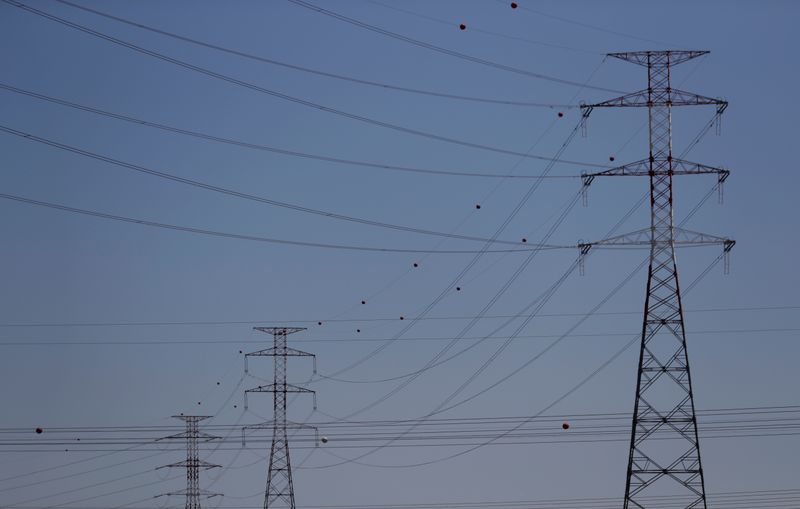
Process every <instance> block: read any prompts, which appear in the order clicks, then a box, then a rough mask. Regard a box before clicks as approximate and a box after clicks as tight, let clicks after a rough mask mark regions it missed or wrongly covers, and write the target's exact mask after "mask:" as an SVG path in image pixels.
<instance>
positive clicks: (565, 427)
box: [561, 422, 569, 429]
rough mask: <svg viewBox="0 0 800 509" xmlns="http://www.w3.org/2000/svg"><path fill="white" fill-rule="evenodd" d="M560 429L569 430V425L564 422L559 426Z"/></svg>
mask: <svg viewBox="0 0 800 509" xmlns="http://www.w3.org/2000/svg"><path fill="white" fill-rule="evenodd" d="M561 428H562V429H569V423H568V422H565V423H564V424H562V425H561Z"/></svg>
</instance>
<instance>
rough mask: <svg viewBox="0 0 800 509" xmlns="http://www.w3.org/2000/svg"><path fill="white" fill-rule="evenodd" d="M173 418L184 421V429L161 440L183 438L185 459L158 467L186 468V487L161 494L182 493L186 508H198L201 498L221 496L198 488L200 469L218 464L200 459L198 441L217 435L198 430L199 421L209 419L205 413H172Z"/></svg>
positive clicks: (207, 468) (216, 466)
mask: <svg viewBox="0 0 800 509" xmlns="http://www.w3.org/2000/svg"><path fill="white" fill-rule="evenodd" d="M173 417H174V418H176V419H180V420H182V421H184V422H185V423H186V431H184V432H183V433H179V434H177V435H172V436H169V437H165V438H162V440H176V439H184V440H185V441H186V460H185V461H179V462H178V463H171V464H169V465H164V466H161V467H158V469H161V468H184V469H186V489H184V490H181V491H174V492H170V493H164V494H162V495H158V496H159V497H162V496H175V495H184V496H185V497H186V506H185V507H186V509H200V499H201V498H212V497H219V496H222V495H221V494H220V493H212V492H210V491H206V490H203V489H201V488H200V470H209V469H211V468H219V466H220V465H214V464H213V463H209V462H207V461H204V460H201V459H200V446H199V442H200V441H206V442H208V441H211V440H216V439H217V438H219V437H216V436H213V435H209V434H208V433H203V432H201V431H200V426H199V423H200V422H201V421H204V420H206V419H210V416H207V415H173Z"/></svg>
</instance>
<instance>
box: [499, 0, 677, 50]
mask: <svg viewBox="0 0 800 509" xmlns="http://www.w3.org/2000/svg"><path fill="white" fill-rule="evenodd" d="M496 1H497V2H498V3H502V4H507V3H508V2H505V1H504V0H496ZM518 6H519V7H520V8H521V9H523V10H525V11H528V12H532V13H534V14H537V15H539V16H543V17H545V18H550V19H554V20H557V21H561V22H563V23H569V24H571V25H577V26H579V27H583V28H589V29H591V30H597V31H598V32H605V33H607V34H611V35H616V36H619V37H625V38H627V39H634V40H637V41H643V42H650V43H654V44H661V45H665V46H673V47H675V46H678V45H676V44H672V43H668V42H662V41H657V40H655V39H648V38H646V37H639V36H636V35H631V34H626V33H624V32H618V31H616V30H611V29H608V28H605V27H601V26H598V25H592V24H590V23H584V22H582V21H578V20H575V19H572V18H564V17H561V16H556V15H555V14H549V13H546V12H543V11H539V10H536V9H532V8H530V7H528V5H527V4H526V3H524V2H521V5H518Z"/></svg>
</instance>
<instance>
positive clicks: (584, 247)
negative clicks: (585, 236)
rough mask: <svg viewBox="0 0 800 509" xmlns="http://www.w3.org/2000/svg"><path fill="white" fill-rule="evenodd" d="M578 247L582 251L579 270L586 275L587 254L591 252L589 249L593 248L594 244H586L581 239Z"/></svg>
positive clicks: (582, 274)
mask: <svg viewBox="0 0 800 509" xmlns="http://www.w3.org/2000/svg"><path fill="white" fill-rule="evenodd" d="M578 249H580V251H581V253H580V254H579V255H578V272H579V273H580V275H581V276H585V275H586V267H585V261H586V256H587V255H588V254H589V250H591V249H592V245H591V244H585V243H584V242H582V241H580V242H578Z"/></svg>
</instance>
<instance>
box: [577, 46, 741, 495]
mask: <svg viewBox="0 0 800 509" xmlns="http://www.w3.org/2000/svg"><path fill="white" fill-rule="evenodd" d="M706 53H708V52H707V51H639V52H630V53H610V54H609V56H611V57H615V58H619V59H621V60H625V61H628V62H632V63H634V64H638V65H641V66H644V67H646V68H647V78H648V86H647V89H645V90H642V91H640V92H634V93H632V94H627V95H624V96H622V97H618V98H616V99H611V100H608V101H604V102H601V103H597V104H592V105H583V106H582V110H583V118H584V123H585V121H586V118H587V117H588V116H589V113H591V111H592V109H593V108H611V107H645V108H647V110H648V113H649V127H650V154H649V157H648V158H647V159H644V160H641V161H637V162H634V163H630V164H627V165H624V166H619V167H616V168H612V169H610V170H607V171H604V172H599V173H592V174H584V187H586V186H588V185H589V184H590V183H591V181H592V179H594V178H595V177H599V176H626V175H633V176H647V177H649V180H650V228H648V229H645V230H640V231H637V232H633V233H630V234H626V235H620V236H617V237H613V238H610V239H605V240H601V241H598V242H592V243H588V244H582V245H581V250H582V251H581V252H582V253H583V254H585V252H586V251H588V249H589V248H590V247H591V246H595V245H600V246H604V247H613V246H630V245H649V246H650V268H649V271H648V277H647V295H646V298H645V305H644V323H643V325H642V342H641V346H640V350H639V370H638V382H637V385H636V401H635V404H634V411H633V423H632V430H631V442H630V453H629V457H628V471H627V480H626V483H625V501H624V504H623V507H624V508H625V509H628V508H645V507H648V506H647V505H646V504H647V502H646V501H647V497H648V496H659V495H661V496H669V497H673V498H674V500H675V502H676V504H680V505H681V506H683V507H685V508H687V509H691V508H703V509H706V507H707V506H706V494H705V480H704V477H703V467H702V463H701V461H700V443H699V439H698V433H697V418H696V415H695V407H694V393H693V392H692V378H691V374H690V371H689V358H688V355H687V352H686V334H685V330H684V320H683V306H682V304H681V293H680V286H679V285H678V267H677V263H676V261H675V246H676V245H681V244H721V245H722V246H723V253H724V256H725V258H726V268H727V253H728V252H729V251H730V250H731V248H732V247H733V245H734V241H733V240H730V239H727V238H722V237H715V236H713V235H706V234H702V233H697V232H692V231H689V230H684V229H682V228H678V227H676V226H674V225H673V214H672V204H673V187H672V177H673V176H675V175H692V174H716V175H717V178H718V180H719V184H721V183H722V182H723V181H724V180H725V179H726V178H727V176H728V171H727V170H723V169H721V168H714V167H710V166H705V165H702V164H697V163H690V162H688V161H683V160H681V159H677V158H673V156H672V107H673V106H695V105H714V106H716V107H717V120H718V118H719V115H720V114H721V113H722V112H723V111H724V110H725V108H726V107H727V105H728V103H727V102H725V101H722V100H719V99H712V98H709V97H703V96H700V95H697V94H693V93H689V92H683V91H681V90H677V89H674V88H672V85H671V82H670V73H671V69H672V66H674V65H677V64H680V63H683V62H686V61H688V60H691V59H693V58H696V57H699V56H701V55H704V54H706ZM651 500H652V499H651ZM675 507H678V505H675Z"/></svg>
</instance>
